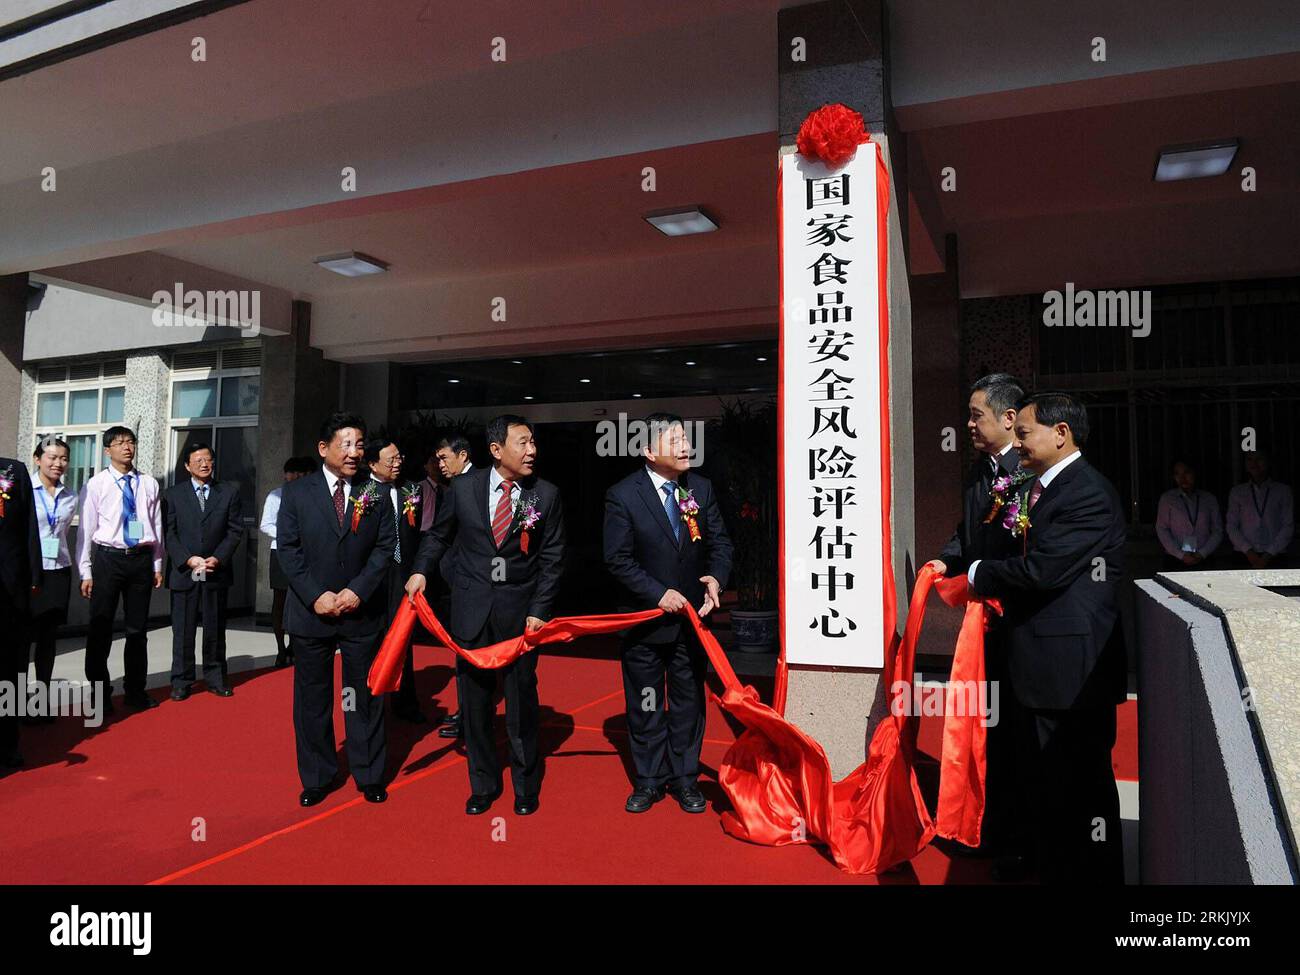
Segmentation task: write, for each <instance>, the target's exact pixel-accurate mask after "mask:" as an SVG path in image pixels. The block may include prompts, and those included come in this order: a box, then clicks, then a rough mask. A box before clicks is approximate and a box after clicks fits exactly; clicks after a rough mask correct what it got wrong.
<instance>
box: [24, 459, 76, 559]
mask: <svg viewBox="0 0 1300 975" xmlns="http://www.w3.org/2000/svg"><path fill="white" fill-rule="evenodd" d="M32 502H33V503H34V504H35V505H36V527H37V528H38V529H40V533H41V567H42V568H44V569H50V570H53V569H66V568H68V567H70V566H71V565H72V552H71V551H70V550H69V549H68V528H69V527H71V525H72V517H73V515H75V514H76V513H77V495H76V492H74V491H72V490H70V489H69V488H68V486H67V485H66V484H63V483H60V484H59V486H58V487H57V488H56V489H55V491H54V497H52V498H51V497H50V492H48V491H46V490H45V483H44V482H43V481H42V480H41V472H40V471H33V472H32ZM50 539H54V540H56V541H57V542H58V545H59V554H58V555H56V556H54V557H53V558H46V557H45V554H44V553H45V550H46V546H47V545H48V543H49V540H50Z"/></svg>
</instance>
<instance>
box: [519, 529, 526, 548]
mask: <svg viewBox="0 0 1300 975" xmlns="http://www.w3.org/2000/svg"><path fill="white" fill-rule="evenodd" d="M519 551H521V552H523V553H524V555H527V554H528V529H527V528H525V529H524V530H523V531H521V532H520V533H519Z"/></svg>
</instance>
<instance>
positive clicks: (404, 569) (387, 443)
mask: <svg viewBox="0 0 1300 975" xmlns="http://www.w3.org/2000/svg"><path fill="white" fill-rule="evenodd" d="M402 460H403V457H402V451H401V448H400V447H398V446H397V444H396V442H394V441H393V440H392V439H391V438H388V437H372V438H371V439H370V441H369V442H368V443H367V444H366V465H367V466H368V467H369V468H370V476H371V477H372V478H373V479H374V480H375V482H376V483H377V484H378V486H379V492H380V494H382V495H383V500H384V504H385V506H386V507H385V508H384V511H385V513H386V514H388V515H389V517H391V518H392V519H393V524H394V525H395V526H396V531H397V547H396V548H395V549H394V550H393V559H392V561H391V562H389V564H388V572H387V576H386V578H385V580H384V591H385V594H386V608H385V612H384V627H383V628H384V630H385V632H386V631H387V629H388V627H389V625H390V624H391V623H392V622H393V617H394V616H396V615H397V610H398V609H399V608H400V607H401V605H402V600H403V599H405V598H406V579H407V576H409V575H410V574H411V565H412V564H413V563H414V562H415V552H416V549H418V548H419V546H420V536H421V532H420V517H421V508H422V505H423V503H424V495H423V492H421V491H420V488H419V486H418V485H416V484H413V483H410V482H408V481H404V480H402V476H401V475H402ZM388 696H389V697H390V698H392V701H393V713H394V714H395V715H397V716H398V717H399V718H401V719H402V720H403V721H409V722H411V723H412V724H424V722H425V717H424V713H423V712H422V711H421V710H420V703H419V699H418V697H417V696H416V692H415V656H414V652H413V650H412V647H411V644H410V642H409V641H408V642H407V644H406V663H405V664H403V665H402V685H401V687H399V688H398V689H397V690H396V691H395V692H394V693H392V694H390V695H388Z"/></svg>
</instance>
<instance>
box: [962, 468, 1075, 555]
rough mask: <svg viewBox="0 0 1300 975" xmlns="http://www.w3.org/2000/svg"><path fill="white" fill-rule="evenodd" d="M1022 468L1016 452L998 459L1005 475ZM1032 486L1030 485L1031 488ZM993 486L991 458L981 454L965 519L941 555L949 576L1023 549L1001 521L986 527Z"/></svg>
mask: <svg viewBox="0 0 1300 975" xmlns="http://www.w3.org/2000/svg"><path fill="white" fill-rule="evenodd" d="M1076 463H1077V462H1076ZM1019 467H1020V454H1018V453H1017V452H1016V451H1015V450H1008V451H1007V452H1006V453H1005V454H1003V455H1002V456H1000V457H999V458H998V469H999V470H1000V471H1001V472H1002V473H1003V474H1008V475H1009V474H1013V473H1015V471H1016V470H1017V469H1018V468H1019ZM1032 483H1033V482H1032V481H1029V482H1026V484H1027V485H1031V484H1032ZM992 484H993V476H992V473H991V472H990V470H989V464H988V457H987V455H985V454H981V455H980V456H979V459H978V460H976V461H975V463H974V465H973V466H972V467H971V470H970V473H969V475H968V476H967V478H966V487H965V489H964V490H963V491H962V499H961V503H962V520H961V522H960V523H959V524H958V525H957V530H956V531H955V532H953V535H952V538H950V539H948V544H946V545H945V546H944V547H943V551H942V552H940V553H939V558H940V559H942V560H943V562H944V564H945V565H946V566H947V567H948V572H947V574H948V575H949V576H955V575H965V574H966V570H967V569H969V568H970V564H971V563H972V562H974V561H975V560H976V559H997V558H1008V557H1010V556H1011V555H1014V554H1016V553H1017V552H1018V551H1019V550H1020V542H1019V540H1018V539H1014V538H1012V537H1011V533H1010V532H1009V531H1007V529H1005V528H1003V527H1002V523H1001V519H997V520H995V521H994V522H993V523H992V524H988V525H986V524H984V519H985V518H986V517H988V513H989V506H990V505H991V504H992V499H993V496H992V494H991V493H990V488H991V486H992ZM1021 490H1022V491H1023V490H1024V488H1023V487H1022V488H1021Z"/></svg>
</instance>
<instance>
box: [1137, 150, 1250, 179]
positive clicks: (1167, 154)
mask: <svg viewBox="0 0 1300 975" xmlns="http://www.w3.org/2000/svg"><path fill="white" fill-rule="evenodd" d="M1240 146H1241V143H1240V142H1239V141H1238V140H1236V139H1220V140H1218V141H1217V142H1202V143H1197V144H1193V145H1183V146H1166V147H1165V148H1163V149H1161V150H1160V157H1159V158H1158V159H1157V160H1156V172H1155V176H1154V177H1152V178H1153V179H1154V180H1155V181H1156V182H1157V183H1169V182H1173V181H1174V180H1179V179H1200V178H1201V177H1203V176H1222V175H1223V174H1224V173H1226V172H1227V171H1228V167H1229V166H1231V165H1232V160H1233V157H1235V156H1236V155H1237V149H1238V148H1240Z"/></svg>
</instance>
